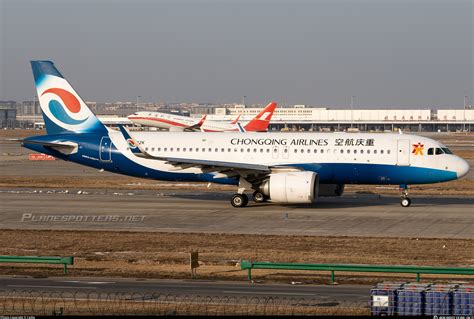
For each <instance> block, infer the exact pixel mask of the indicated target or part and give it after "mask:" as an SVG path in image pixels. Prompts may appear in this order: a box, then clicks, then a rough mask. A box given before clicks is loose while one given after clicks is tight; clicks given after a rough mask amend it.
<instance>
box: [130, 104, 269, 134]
mask: <svg viewBox="0 0 474 319" xmlns="http://www.w3.org/2000/svg"><path fill="white" fill-rule="evenodd" d="M276 107H277V104H276V103H275V102H271V103H269V104H268V105H267V106H266V107H265V108H264V109H262V111H260V113H258V114H257V116H255V117H254V118H253V119H252V120H251V121H249V122H248V123H247V124H245V125H242V127H243V128H244V129H245V131H247V132H266V131H267V130H268V125H269V124H270V120H271V118H272V115H273V112H274V111H275V108H276ZM239 118H240V115H239V116H237V118H236V119H235V120H233V121H232V122H230V123H222V122H217V121H209V120H206V115H204V116H203V117H202V118H201V119H194V118H191V117H188V116H181V115H174V114H168V113H161V112H137V113H135V114H132V115H130V116H129V117H128V119H129V120H130V121H132V122H133V123H134V124H139V125H145V126H152V127H159V128H164V129H170V130H172V131H178V130H179V131H201V132H238V131H239V127H238V125H237V121H238V120H239Z"/></svg>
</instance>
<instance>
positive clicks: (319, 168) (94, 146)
mask: <svg viewBox="0 0 474 319" xmlns="http://www.w3.org/2000/svg"><path fill="white" fill-rule="evenodd" d="M56 136H60V137H61V138H64V139H65V140H68V141H76V140H77V142H78V143H79V145H80V147H79V150H78V153H76V154H73V155H70V156H66V155H63V154H61V153H58V152H56V151H54V150H52V149H50V148H47V147H43V146H41V145H35V144H28V143H27V140H28V139H25V142H24V144H25V147H27V148H30V149H32V150H35V151H38V152H42V153H46V154H50V155H53V156H55V157H58V158H61V159H64V160H69V161H72V162H75V163H79V164H82V165H86V166H91V167H95V168H97V169H104V170H107V171H110V172H114V173H119V174H124V175H129V176H135V177H142V178H148V179H156V180H163V181H190V182H191V181H201V182H214V183H219V184H230V185H236V184H238V180H237V179H236V178H216V179H215V178H213V176H214V175H213V174H212V173H206V174H194V173H179V172H166V171H160V170H155V169H151V168H147V167H145V166H142V165H140V164H138V163H136V162H134V161H132V160H130V159H128V158H127V157H125V156H124V155H123V154H122V153H120V152H119V151H118V150H117V149H116V148H115V146H113V145H112V161H111V162H103V161H100V155H99V144H100V138H101V137H102V136H98V135H95V134H76V135H68V136H65V135H56ZM30 139H32V140H36V141H38V140H43V141H45V142H46V141H58V140H57V139H56V138H52V137H51V136H48V135H45V136H36V137H31V138H30ZM279 166H281V165H279ZM287 166H293V167H299V168H301V169H304V170H307V171H313V172H316V173H318V174H319V181H320V183H323V184H393V185H395V184H430V183H439V182H446V181H450V180H455V179H457V174H456V172H453V171H448V170H439V169H432V168H424V167H413V166H397V165H386V164H370V163H306V164H288V165H287Z"/></svg>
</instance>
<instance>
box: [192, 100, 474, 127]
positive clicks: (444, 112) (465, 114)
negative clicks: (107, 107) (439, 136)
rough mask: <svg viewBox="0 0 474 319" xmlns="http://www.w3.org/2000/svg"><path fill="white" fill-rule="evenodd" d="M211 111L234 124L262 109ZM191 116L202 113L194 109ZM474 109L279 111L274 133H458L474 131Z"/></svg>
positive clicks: (302, 107)
mask: <svg viewBox="0 0 474 319" xmlns="http://www.w3.org/2000/svg"><path fill="white" fill-rule="evenodd" d="M213 110H214V112H211V111H208V115H207V119H209V120H213V121H231V120H233V119H235V118H236V116H238V115H241V117H240V120H241V121H247V120H250V119H251V118H252V117H254V116H255V115H257V114H258V113H259V112H260V110H261V108H256V107H246V106H244V105H236V106H234V107H215V108H214V109H213ZM191 116H193V117H200V116H201V113H196V112H195V110H192V114H191ZM473 124H474V110H473V109H471V108H465V109H439V110H434V109H373V110H372V109H353V110H351V109H329V108H319V107H306V106H305V105H295V106H294V107H287V108H277V109H276V110H275V113H274V114H273V118H272V121H271V124H270V130H290V131H303V130H304V131H308V130H309V131H347V130H351V129H352V130H354V131H357V130H360V131H387V130H390V131H397V130H398V129H402V130H404V131H412V132H429V131H432V132H438V131H441V132H456V131H469V132H470V131H472V129H474V125H473Z"/></svg>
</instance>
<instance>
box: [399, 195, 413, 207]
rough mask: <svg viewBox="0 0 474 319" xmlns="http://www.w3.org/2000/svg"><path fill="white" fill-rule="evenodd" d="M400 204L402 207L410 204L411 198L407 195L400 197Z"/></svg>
mask: <svg viewBox="0 0 474 319" xmlns="http://www.w3.org/2000/svg"><path fill="white" fill-rule="evenodd" d="M400 205H402V206H403V207H408V206H410V205H411V200H410V199H409V198H408V197H405V198H402V199H401V201H400Z"/></svg>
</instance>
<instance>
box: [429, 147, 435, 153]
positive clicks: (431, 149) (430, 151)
mask: <svg viewBox="0 0 474 319" xmlns="http://www.w3.org/2000/svg"><path fill="white" fill-rule="evenodd" d="M433 150H434V148H432V147H430V148H429V149H428V155H433Z"/></svg>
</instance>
